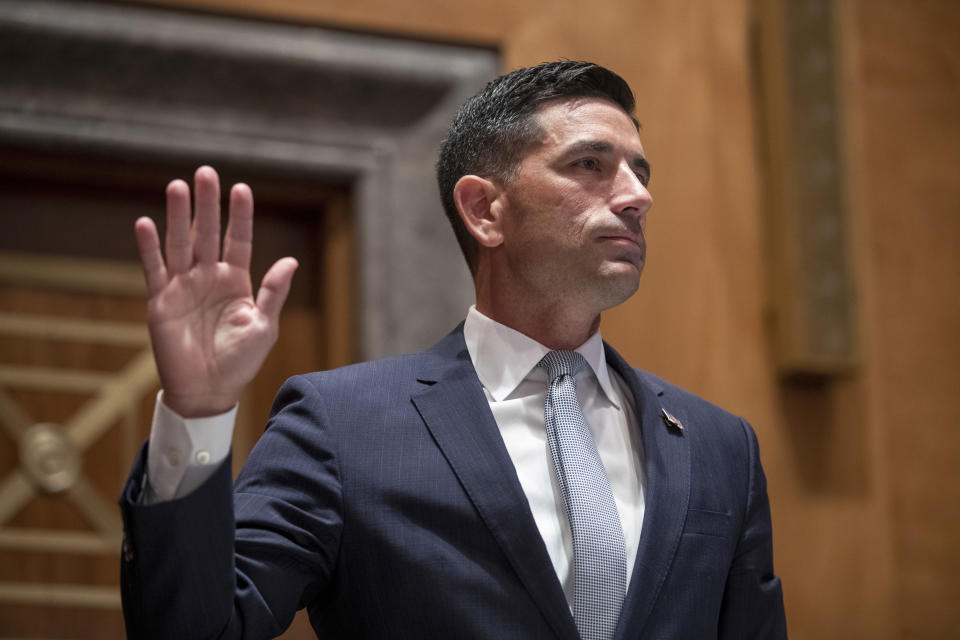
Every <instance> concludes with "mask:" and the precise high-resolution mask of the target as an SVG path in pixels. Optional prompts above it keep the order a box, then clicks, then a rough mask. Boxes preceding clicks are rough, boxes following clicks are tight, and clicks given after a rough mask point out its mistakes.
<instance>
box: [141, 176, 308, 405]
mask: <svg viewBox="0 0 960 640" xmlns="http://www.w3.org/2000/svg"><path fill="white" fill-rule="evenodd" d="M195 185H196V212H195V215H194V218H193V222H192V224H191V223H190V203H189V189H188V188H187V187H186V185H185V184H184V183H182V182H179V181H175V182H173V183H171V184H170V186H169V187H168V189H167V227H168V228H167V238H166V249H167V259H166V263H164V260H163V257H162V256H161V255H160V246H159V238H158V237H157V232H156V227H155V226H154V225H153V222H152V221H150V220H149V219H147V218H141V219H140V220H138V221H137V229H136V230H137V240H138V245H139V247H140V253H141V257H142V259H143V263H144V270H145V272H146V276H147V288H148V292H149V295H150V301H149V304H148V314H147V321H148V324H149V327H150V338H151V340H152V342H153V350H154V355H155V357H156V360H157V369H158V371H159V373H160V381H161V384H162V385H163V389H164V399H165V401H166V403H167V404H168V405H169V406H170V407H171V408H173V409H174V410H175V411H178V412H179V413H181V415H184V416H187V417H189V416H193V415H210V414H213V413H218V412H220V411H224V410H226V409H228V408H230V407H231V406H233V404H234V403H235V402H236V400H237V398H238V397H239V395H240V392H241V391H242V390H243V387H244V386H245V385H246V384H247V383H249V382H250V380H252V379H253V377H254V376H255V375H256V373H257V370H258V369H259V368H260V365H261V364H262V363H263V360H264V358H265V357H266V355H267V353H268V352H269V350H270V347H271V346H272V345H273V342H274V340H275V339H276V333H277V329H276V327H277V321H278V317H279V313H280V308H281V307H282V305H283V301H284V299H285V298H286V294H287V292H288V290H289V286H290V280H291V278H292V277H293V271H294V270H295V269H296V262H295V261H294V260H292V259H290V258H285V259H283V260H279V261H278V262H277V263H276V264H274V266H273V267H272V268H271V269H270V271H268V272H267V275H266V276H264V279H263V283H262V285H261V288H260V292H259V293H258V295H257V298H256V299H254V297H253V290H252V287H251V283H250V273H249V264H250V248H251V245H252V234H253V220H252V216H253V200H252V194H251V193H250V190H249V188H247V187H246V186H245V185H236V186H235V187H234V189H233V190H232V192H231V202H230V222H229V225H228V227H227V234H226V238H225V240H224V243H223V257H222V260H221V259H220V239H219V232H220V221H219V179H218V178H217V176H216V173H215V172H214V171H213V170H212V169H210V168H208V167H203V168H201V169H199V170H198V171H197V174H196V178H195Z"/></svg>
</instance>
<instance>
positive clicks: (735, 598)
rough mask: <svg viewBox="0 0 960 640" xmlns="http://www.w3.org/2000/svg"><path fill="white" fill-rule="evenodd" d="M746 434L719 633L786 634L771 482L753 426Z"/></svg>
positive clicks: (731, 638)
mask: <svg viewBox="0 0 960 640" xmlns="http://www.w3.org/2000/svg"><path fill="white" fill-rule="evenodd" d="M741 424H742V426H743V429H744V433H745V434H746V440H747V450H748V453H749V455H748V458H747V461H748V465H749V470H748V471H749V475H748V477H749V484H748V489H747V506H746V511H745V514H744V521H743V526H742V528H741V533H740V539H739V541H738V543H737V548H736V552H735V555H734V560H733V564H732V566H731V568H730V573H729V575H728V577H727V584H726V589H725V591H724V597H723V604H722V608H721V612H720V628H719V637H720V638H722V639H724V640H746V639H749V638H757V639H760V638H762V639H764V640H766V639H780V638H784V639H785V638H786V637H787V626H786V617H785V614H784V609H783V593H782V588H781V585H780V579H779V578H778V577H777V576H776V575H775V574H774V572H773V531H772V526H771V522H770V502H769V500H768V498H767V481H766V477H765V476H764V473H763V467H762V466H761V464H760V453H759V446H758V443H757V438H756V435H755V434H754V432H753V429H752V428H751V427H750V426H749V425H748V424H746V423H745V422H743V421H741Z"/></svg>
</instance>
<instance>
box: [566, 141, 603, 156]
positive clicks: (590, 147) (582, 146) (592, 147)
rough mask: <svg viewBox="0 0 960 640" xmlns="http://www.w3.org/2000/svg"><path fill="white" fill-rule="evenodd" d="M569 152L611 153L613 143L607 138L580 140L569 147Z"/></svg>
mask: <svg viewBox="0 0 960 640" xmlns="http://www.w3.org/2000/svg"><path fill="white" fill-rule="evenodd" d="M567 151H568V152H569V153H591V152H592V153H610V152H611V151H613V145H612V144H610V143H609V142H606V141H605V140H578V141H577V142H574V143H573V144H572V145H570V147H569V149H567Z"/></svg>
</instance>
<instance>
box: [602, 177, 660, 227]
mask: <svg viewBox="0 0 960 640" xmlns="http://www.w3.org/2000/svg"><path fill="white" fill-rule="evenodd" d="M652 206H653V197H652V196H651V195H650V191H648V190H647V187H646V186H645V185H644V184H643V181H642V180H641V179H640V176H638V175H637V174H636V172H635V171H634V170H633V169H632V168H631V167H630V166H629V165H627V164H626V163H624V164H623V165H621V167H620V169H619V170H618V171H617V177H616V180H615V183H614V190H613V198H612V201H611V209H612V210H613V212H614V213H616V214H617V215H623V216H635V217H636V218H637V220H638V221H639V222H640V225H641V226H646V221H647V212H648V211H649V210H650V207H652Z"/></svg>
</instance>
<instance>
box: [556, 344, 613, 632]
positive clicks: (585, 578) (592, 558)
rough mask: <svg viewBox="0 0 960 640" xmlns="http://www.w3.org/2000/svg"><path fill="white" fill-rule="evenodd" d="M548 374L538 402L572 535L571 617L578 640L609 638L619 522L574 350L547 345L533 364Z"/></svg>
mask: <svg viewBox="0 0 960 640" xmlns="http://www.w3.org/2000/svg"><path fill="white" fill-rule="evenodd" d="M537 366H538V367H543V368H544V369H546V370H547V374H548V376H549V378H550V383H549V386H548V387H547V399H546V402H545V403H544V422H545V424H546V429H547V444H548V445H549V446H550V455H551V456H552V457H553V466H554V469H555V471H556V473H557V480H558V482H559V484H560V490H561V491H562V493H563V502H564V506H565V507H566V511H567V518H568V520H569V521H570V533H571V534H572V537H573V619H574V621H575V622H576V624H577V629H578V631H579V632H580V637H581V638H583V640H601V639H602V640H609V638H612V637H613V634H614V631H616V628H617V620H618V619H619V618H620V608H621V606H622V605H623V597H624V594H625V593H626V583H627V576H626V574H627V561H626V552H625V545H624V542H623V527H622V526H621V524H620V515H619V513H618V512H617V505H616V503H615V502H614V499H613V491H612V490H611V489H610V481H609V480H608V479H607V474H606V471H605V470H604V467H603V462H602V461H601V460H600V454H599V453H598V452H597V445H596V443H595V442H594V441H593V435H592V434H591V433H590V429H589V428H588V427H587V424H586V421H585V420H584V417H583V411H582V410H581V409H580V402H579V400H577V383H576V380H575V379H574V376H575V375H576V374H577V372H578V371H580V370H581V369H583V368H584V367H586V366H587V361H586V360H585V359H584V358H583V356H582V355H580V354H579V353H577V352H575V351H551V352H550V353H548V354H547V355H545V356H544V357H543V359H542V360H541V361H540V362H539V363H538V364H537Z"/></svg>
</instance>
